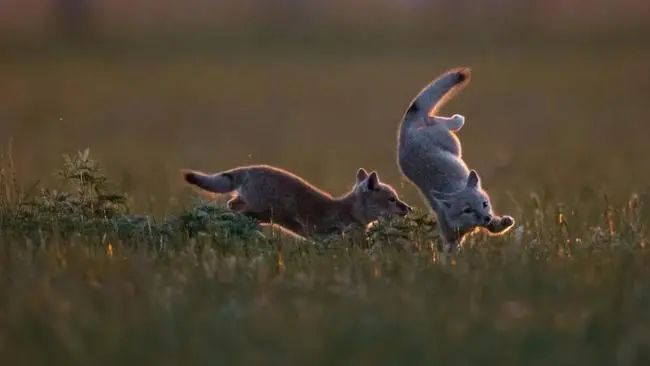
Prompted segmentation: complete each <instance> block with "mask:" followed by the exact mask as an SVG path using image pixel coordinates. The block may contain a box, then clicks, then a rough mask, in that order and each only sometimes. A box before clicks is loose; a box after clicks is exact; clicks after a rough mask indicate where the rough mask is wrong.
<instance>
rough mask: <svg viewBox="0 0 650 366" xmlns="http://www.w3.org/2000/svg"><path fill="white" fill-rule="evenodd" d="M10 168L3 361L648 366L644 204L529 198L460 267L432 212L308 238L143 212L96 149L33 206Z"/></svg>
mask: <svg viewBox="0 0 650 366" xmlns="http://www.w3.org/2000/svg"><path fill="white" fill-rule="evenodd" d="M9 156H11V155H10V154H9ZM8 162H9V164H8V165H7V166H5V167H4V170H3V175H2V176H3V180H2V185H1V186H0V188H1V189H2V192H9V194H6V195H5V197H6V198H3V200H2V201H0V202H1V203H2V204H1V205H0V208H1V209H2V211H1V212H2V217H1V220H0V222H1V223H2V225H1V226H0V229H1V234H0V359H1V361H2V363H5V364H43V363H48V364H65V365H71V364H116V363H120V364H206V363H208V364H255V363H265V364H280V363H294V364H307V363H309V364H324V365H326V364H332V363H367V364H403V363H406V364H496V363H499V364H533V365H535V364H539V365H546V364H558V365H565V364H566V365H575V364H590V365H595V364H602V365H612V364H620V365H634V364H645V363H647V362H648V361H650V353H649V352H648V350H649V349H650V348H649V346H650V312H649V311H648V309H649V305H650V283H649V282H648V281H647V278H650V277H649V276H650V251H649V250H648V246H647V245H648V244H647V239H646V238H647V228H646V227H645V223H646V222H647V221H648V212H647V210H646V209H645V208H644V207H645V206H644V204H645V203H646V198H645V196H638V195H634V196H632V198H631V199H630V201H629V202H624V203H623V204H621V203H614V202H606V201H604V200H603V210H602V211H601V212H599V213H582V212H579V211H578V210H575V208H572V207H567V206H558V205H544V204H542V203H541V202H540V200H539V198H537V197H535V196H532V197H531V203H530V204H529V205H526V206H525V207H522V210H523V216H524V217H527V218H529V219H528V220H524V221H523V222H521V223H520V224H519V226H518V227H517V228H516V229H515V230H514V231H513V232H512V233H510V234H508V235H507V236H506V237H503V238H489V239H488V238H487V237H485V236H480V235H479V236H475V237H473V238H471V239H470V240H469V241H467V242H466V245H465V247H464V248H463V250H462V252H461V253H460V254H458V255H455V256H452V257H448V256H446V255H443V254H441V253H439V252H438V251H437V250H436V246H437V245H436V243H437V240H438V239H437V237H436V235H435V231H434V226H432V225H431V224H432V221H431V218H430V217H428V215H425V214H423V213H416V214H414V215H412V216H410V217H408V218H406V219H400V220H394V221H385V220H382V221H381V222H379V223H378V224H377V225H375V226H374V227H373V228H371V230H370V231H369V232H368V233H367V234H362V233H361V234H360V233H356V236H355V235H352V234H350V233H346V235H344V236H342V237H330V238H323V239H319V240H316V241H315V242H309V243H304V242H303V243H301V242H296V241H295V240H293V239H289V238H288V237H283V236H282V235H276V234H274V235H265V233H262V232H260V231H259V230H258V227H257V224H256V223H254V222H252V221H250V220H248V219H246V218H244V217H240V216H238V215H234V214H232V213H229V212H227V211H226V210H225V209H223V208H220V207H219V206H218V205H216V206H215V205H214V204H210V203H198V204H196V205H194V206H191V207H188V208H187V209H186V210H185V211H183V212H181V213H180V214H179V215H178V216H173V217H172V216H168V217H165V218H154V217H150V216H142V215H133V214H130V213H129V209H128V207H126V204H125V202H127V200H126V199H125V196H124V194H122V193H119V192H117V193H116V192H112V193H110V194H108V193H107V191H106V189H107V188H105V187H108V186H110V184H109V182H107V180H106V178H105V177H104V176H103V173H102V170H101V169H100V167H99V166H98V164H97V163H96V162H95V161H94V160H93V159H92V158H91V157H90V156H89V152H88V151H87V150H86V151H85V152H80V153H78V154H76V155H71V156H65V157H64V162H63V168H62V169H61V170H60V171H59V172H58V173H57V175H58V176H59V177H60V179H61V181H60V182H59V187H60V188H59V190H57V191H54V190H51V189H42V190H41V193H39V194H34V195H32V196H28V195H21V194H18V193H15V194H14V193H11V192H20V191H21V190H20V189H18V188H17V186H16V184H17V182H18V180H17V179H14V178H7V177H13V170H12V168H11V163H10V162H11V160H8ZM13 197H18V198H13ZM272 234H273V233H272Z"/></svg>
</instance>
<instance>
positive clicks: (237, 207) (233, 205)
mask: <svg viewBox="0 0 650 366" xmlns="http://www.w3.org/2000/svg"><path fill="white" fill-rule="evenodd" d="M228 208H229V209H231V210H233V211H235V212H240V213H246V212H245V211H246V209H247V208H248V206H247V205H246V202H245V201H244V200H242V199H241V197H239V196H235V197H233V198H231V199H230V200H229V201H228Z"/></svg>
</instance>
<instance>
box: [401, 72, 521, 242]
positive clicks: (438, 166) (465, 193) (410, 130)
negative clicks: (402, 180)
mask: <svg viewBox="0 0 650 366" xmlns="http://www.w3.org/2000/svg"><path fill="white" fill-rule="evenodd" d="M470 75H471V74H470V70H469V69H467V68H458V69H453V70H449V71H447V72H446V73H444V74H443V75H442V76H440V77H439V78H437V79H436V80H434V81H433V82H431V83H430V84H429V85H427V86H426V87H425V88H424V89H422V91H421V92H420V93H419V94H418V95H417V97H415V99H414V100H413V102H411V105H410V106H409V108H408V110H407V111H406V113H405V114H404V118H403V120H402V124H401V126H400V131H399V138H398V164H399V166H400V169H401V171H402V173H403V174H404V175H405V176H406V177H407V178H409V180H411V181H412V182H413V183H414V184H415V185H416V186H417V187H418V188H419V189H420V191H421V192H422V194H423V195H424V196H425V198H426V199H427V201H428V203H429V205H430V206H431V208H432V209H433V210H434V211H435V212H436V215H437V217H438V223H439V227H440V230H441V233H442V236H443V237H444V239H445V241H446V243H447V247H448V248H450V249H455V248H456V247H457V245H458V244H459V243H460V242H462V239H463V237H464V236H465V235H466V234H468V233H471V232H474V231H476V230H477V229H478V228H485V229H487V230H488V232H490V233H492V234H497V235H498V234H502V233H504V232H505V231H506V230H508V229H509V228H510V227H512V225H513V224H514V219H513V218H512V217H510V216H498V215H495V214H494V213H493V211H492V205H491V203H490V197H489V196H488V194H487V192H485V191H484V190H483V189H482V187H481V180H480V178H479V176H478V174H477V173H476V171H474V170H472V171H470V170H469V169H468V168H467V165H466V164H465V162H464V161H463V159H462V151H461V144H460V140H458V137H457V136H456V134H455V133H456V132H458V131H459V130H460V129H461V128H462V127H463V125H464V123H465V118H464V117H463V116H461V115H458V114H455V115H453V116H451V117H441V116H437V115H436V114H437V113H438V111H439V110H440V108H441V107H442V106H443V105H444V103H446V102H447V101H448V100H449V99H451V98H452V97H453V96H454V95H455V94H456V93H457V92H458V91H460V90H461V89H462V88H463V87H464V86H465V85H467V83H468V82H469V80H470Z"/></svg>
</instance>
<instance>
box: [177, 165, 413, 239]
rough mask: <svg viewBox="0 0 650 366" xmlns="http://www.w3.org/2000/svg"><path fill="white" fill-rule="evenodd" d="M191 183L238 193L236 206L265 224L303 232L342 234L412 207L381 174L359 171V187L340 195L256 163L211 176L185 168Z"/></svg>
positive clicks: (231, 204) (234, 200)
mask: <svg viewBox="0 0 650 366" xmlns="http://www.w3.org/2000/svg"><path fill="white" fill-rule="evenodd" d="M183 177H184V179H185V181H186V182H188V183H189V184H192V185H195V186H197V187H199V188H201V189H203V190H206V191H210V192H215V193H234V194H233V197H232V198H231V199H230V201H228V207H230V208H231V209H232V210H234V211H237V212H240V213H243V214H245V215H248V216H250V217H254V218H256V219H258V220H260V222H263V223H274V224H277V225H280V226H282V227H284V228H286V229H289V230H291V231H292V232H294V233H296V234H298V235H301V236H311V235H320V234H330V233H336V232H341V231H342V230H343V229H345V228H346V227H347V226H349V225H352V224H358V225H364V226H365V225H367V224H368V223H370V222H372V221H374V220H377V219H378V218H379V217H380V216H383V215H395V214H397V215H405V214H406V213H407V212H408V211H409V210H410V207H409V206H408V205H406V204H405V203H404V202H402V201H401V200H399V198H398V196H397V193H396V192H395V190H394V189H393V188H392V187H390V186H389V185H386V184H383V183H381V182H380V181H379V177H378V175H377V173H376V172H372V173H370V174H368V173H367V172H366V171H365V170H364V169H359V171H358V172H357V179H356V183H355V185H354V188H353V189H352V190H351V191H350V192H348V193H346V194H345V195H343V196H341V197H338V198H335V197H332V196H331V195H330V194H329V193H327V192H324V191H322V190H320V189H318V188H316V187H315V186H313V185H311V184H310V183H308V182H307V181H305V180H304V179H302V178H300V177H298V176H296V175H294V174H292V173H289V172H287V171H285V170H282V169H280V168H276V167H272V166H267V165H255V166H246V167H239V168H235V169H232V170H228V171H224V172H219V173H216V174H212V175H208V174H204V173H201V172H196V171H183Z"/></svg>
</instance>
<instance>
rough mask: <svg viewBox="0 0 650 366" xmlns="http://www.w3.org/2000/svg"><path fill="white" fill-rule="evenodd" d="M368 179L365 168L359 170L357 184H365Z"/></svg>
mask: <svg viewBox="0 0 650 366" xmlns="http://www.w3.org/2000/svg"><path fill="white" fill-rule="evenodd" d="M366 178H368V172H367V171H366V170H365V169H363V168H359V170H357V184H359V183H361V182H363V181H364V180H366Z"/></svg>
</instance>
